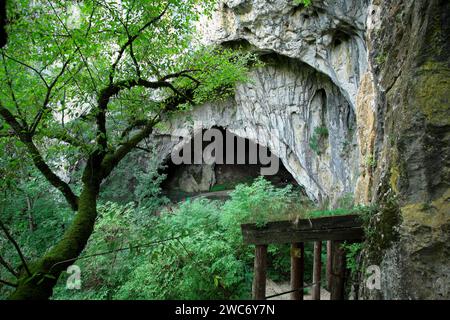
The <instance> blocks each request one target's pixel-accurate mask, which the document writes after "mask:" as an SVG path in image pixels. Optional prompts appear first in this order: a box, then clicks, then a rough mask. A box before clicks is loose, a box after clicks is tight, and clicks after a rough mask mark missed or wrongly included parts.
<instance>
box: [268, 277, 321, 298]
mask: <svg viewBox="0 0 450 320" xmlns="http://www.w3.org/2000/svg"><path fill="white" fill-rule="evenodd" d="M290 290H291V286H290V284H289V282H281V283H275V282H273V281H272V280H270V279H267V282H266V296H271V295H275V294H279V293H282V292H286V291H290ZM311 298H312V297H311V294H307V295H305V297H304V299H305V300H311ZM320 299H321V300H330V293H329V292H328V291H327V290H325V289H323V288H321V289H320ZM268 300H290V294H289V293H286V294H284V295H282V296H278V297H274V298H271V299H268Z"/></svg>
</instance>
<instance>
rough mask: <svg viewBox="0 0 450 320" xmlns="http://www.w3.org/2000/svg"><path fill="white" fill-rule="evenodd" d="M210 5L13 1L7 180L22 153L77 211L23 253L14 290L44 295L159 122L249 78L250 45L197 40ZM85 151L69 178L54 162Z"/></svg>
mask: <svg viewBox="0 0 450 320" xmlns="http://www.w3.org/2000/svg"><path fill="white" fill-rule="evenodd" d="M214 5H215V1H212V0H211V1H200V0H166V1H163V0H159V1H145V0H126V1H125V0H122V1H107V0H104V1H103V0H99V1H97V0H87V1H82V2H80V1H46V0H42V1H31V0H18V1H9V2H8V6H7V13H8V25H7V29H6V30H7V32H8V42H7V44H6V45H5V46H4V47H3V48H2V49H1V57H0V59H1V67H0V81H1V83H2V86H1V87H0V144H2V147H3V148H1V150H2V151H0V152H2V153H3V154H2V156H1V158H2V168H1V169H2V171H3V172H2V174H3V173H4V174H5V179H4V181H2V184H5V185H6V184H8V182H7V181H8V179H6V177H7V175H14V172H15V171H17V169H18V168H19V166H20V165H21V162H22V161H23V160H24V161H26V160H25V159H29V160H30V162H31V163H32V164H33V165H34V167H35V168H36V169H37V170H38V172H39V173H40V174H41V175H43V176H44V177H45V179H46V180H47V182H48V183H50V184H51V185H52V186H53V187H54V188H56V189H57V190H58V191H59V192H61V194H62V195H63V196H64V198H65V200H66V201H67V203H68V204H69V206H70V208H71V209H72V210H74V211H78V214H77V215H76V217H75V219H74V220H73V222H72V224H71V226H70V227H69V228H68V229H67V230H66V231H65V233H64V234H63V235H62V236H61V239H60V241H59V242H58V243H57V244H56V245H55V246H54V247H52V248H51V250H50V251H49V252H47V253H46V254H45V255H44V256H43V257H42V258H41V259H38V261H36V262H33V263H32V264H31V266H30V267H28V266H27V264H26V262H25V261H23V264H22V269H21V271H20V272H18V275H17V274H16V275H17V276H18V283H17V284H15V285H16V286H17V290H16V295H15V296H13V297H14V298H45V297H48V296H49V295H51V289H52V287H53V286H54V284H55V282H56V280H57V278H58V276H59V274H60V272H61V271H62V270H63V269H64V266H65V265H66V264H65V263H64V261H66V260H67V259H73V258H75V257H76V256H78V255H79V253H80V252H81V251H82V250H83V248H84V246H85V244H86V242H87V240H88V238H89V236H90V234H91V233H92V230H93V225H94V223H95V218H96V215H97V210H96V206H97V197H98V195H99V192H100V187H101V183H102V181H103V180H104V179H105V178H107V177H108V176H109V175H110V174H111V172H112V171H113V170H114V168H115V167H116V166H117V165H118V164H119V163H120V161H121V160H122V159H123V158H124V157H125V156H126V155H127V154H129V153H130V152H131V151H132V150H134V148H136V147H138V145H139V143H141V142H142V141H143V140H144V139H145V138H147V137H148V136H149V135H150V134H151V133H152V131H153V129H154V127H155V125H156V124H157V123H159V122H160V121H162V120H164V119H166V118H167V117H170V116H171V115H173V114H174V113H176V112H177V111H179V110H185V109H188V108H192V107H194V106H195V105H197V104H200V103H203V102H205V101H208V100H215V99H221V98H224V97H226V96H228V95H230V94H232V93H233V90H234V86H235V84H236V83H237V82H239V81H245V80H246V79H247V78H246V71H247V68H248V66H249V63H250V62H251V61H252V60H253V56H252V54H250V53H242V52H236V51H233V50H229V49H224V48H219V47H215V46H207V45H204V44H202V42H201V41H200V38H199V34H198V33H197V32H196V22H197V21H198V20H199V18H200V17H201V16H202V15H208V14H209V13H210V12H211V10H212V9H213V7H214ZM8 152H10V154H9V155H7V153H8ZM11 152H12V153H11ZM22 159H23V160H22ZM81 160H82V162H81V163H83V164H84V170H83V174H82V179H81V180H80V181H79V184H77V185H75V186H74V185H70V184H69V183H68V180H70V177H66V178H64V177H63V176H62V173H63V172H65V171H66V170H61V168H60V166H61V164H64V163H69V164H72V165H73V164H76V163H80V161H81ZM22 164H23V163H22ZM67 178H68V179H67ZM4 187H5V186H4ZM55 265H57V266H58V267H55ZM14 273H16V272H14ZM17 292H19V293H17Z"/></svg>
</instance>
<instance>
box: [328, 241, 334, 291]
mask: <svg viewBox="0 0 450 320" xmlns="http://www.w3.org/2000/svg"><path fill="white" fill-rule="evenodd" d="M332 251H333V247H332V246H331V241H327V289H328V291H329V290H330V287H331V271H332V270H331V265H332V263H333V261H332V260H333V253H332Z"/></svg>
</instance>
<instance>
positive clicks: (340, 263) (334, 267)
mask: <svg viewBox="0 0 450 320" xmlns="http://www.w3.org/2000/svg"><path fill="white" fill-rule="evenodd" d="M331 248H332V250H331V252H332V264H331V277H330V280H331V287H330V299H331V300H343V299H344V289H345V288H344V283H345V252H344V249H343V248H342V242H341V241H332V242H331Z"/></svg>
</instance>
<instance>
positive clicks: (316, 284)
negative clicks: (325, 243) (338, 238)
mask: <svg viewBox="0 0 450 320" xmlns="http://www.w3.org/2000/svg"><path fill="white" fill-rule="evenodd" d="M321 275H322V241H316V242H314V265H313V287H312V300H320V280H321V279H320V278H321Z"/></svg>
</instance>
